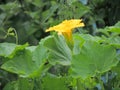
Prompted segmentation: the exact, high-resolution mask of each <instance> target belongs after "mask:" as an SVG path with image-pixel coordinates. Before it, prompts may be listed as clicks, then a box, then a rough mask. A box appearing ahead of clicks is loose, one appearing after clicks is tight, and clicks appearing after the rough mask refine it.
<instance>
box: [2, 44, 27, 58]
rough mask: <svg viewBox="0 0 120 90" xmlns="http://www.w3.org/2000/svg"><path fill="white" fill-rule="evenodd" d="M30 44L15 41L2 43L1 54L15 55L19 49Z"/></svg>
mask: <svg viewBox="0 0 120 90" xmlns="http://www.w3.org/2000/svg"><path fill="white" fill-rule="evenodd" d="M26 46H28V44H24V45H17V44H13V43H0V56H4V57H9V58H11V57H13V56H14V55H15V53H16V52H17V51H19V50H23V49H24V48H25V47H26Z"/></svg>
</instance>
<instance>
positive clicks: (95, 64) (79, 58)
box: [71, 41, 118, 78]
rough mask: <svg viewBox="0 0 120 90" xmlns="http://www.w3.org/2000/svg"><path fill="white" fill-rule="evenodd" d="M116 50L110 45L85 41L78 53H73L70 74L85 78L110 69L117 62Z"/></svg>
mask: <svg viewBox="0 0 120 90" xmlns="http://www.w3.org/2000/svg"><path fill="white" fill-rule="evenodd" d="M115 58H116V51H115V49H114V48H113V47H112V46H109V45H100V44H99V43H97V42H94V41H86V42H85V44H84V45H83V47H82V49H81V52H80V54H77V55H73V58H72V66H71V70H72V75H73V76H76V77H82V78H87V77H89V76H94V75H96V74H98V73H103V72H106V71H108V70H110V69H111V67H113V66H115V65H116V64H117V63H118V60H116V59H115Z"/></svg>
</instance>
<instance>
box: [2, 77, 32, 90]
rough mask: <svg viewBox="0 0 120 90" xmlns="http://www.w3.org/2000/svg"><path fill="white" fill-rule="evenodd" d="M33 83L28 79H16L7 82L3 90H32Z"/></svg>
mask: <svg viewBox="0 0 120 90" xmlns="http://www.w3.org/2000/svg"><path fill="white" fill-rule="evenodd" d="M33 86H34V84H33V81H32V80H29V79H25V78H24V79H18V80H17V81H12V82H9V83H8V84H7V85H6V86H5V87H4V88H3V90H33Z"/></svg>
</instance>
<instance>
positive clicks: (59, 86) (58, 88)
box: [42, 75, 69, 90]
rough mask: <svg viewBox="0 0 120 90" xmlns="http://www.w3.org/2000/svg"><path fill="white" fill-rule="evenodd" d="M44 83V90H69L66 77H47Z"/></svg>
mask: <svg viewBox="0 0 120 90" xmlns="http://www.w3.org/2000/svg"><path fill="white" fill-rule="evenodd" d="M42 81H43V83H42V87H43V90H69V88H68V86H67V85H68V82H67V79H66V78H65V77H56V76H52V75H47V76H46V77H44V78H43V79H42ZM52 82H53V83H52Z"/></svg>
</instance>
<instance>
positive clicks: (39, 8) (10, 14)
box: [0, 0, 120, 45]
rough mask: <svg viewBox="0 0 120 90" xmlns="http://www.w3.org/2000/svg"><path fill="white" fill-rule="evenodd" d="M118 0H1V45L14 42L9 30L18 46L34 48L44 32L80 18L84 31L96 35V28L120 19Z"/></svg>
mask: <svg viewBox="0 0 120 90" xmlns="http://www.w3.org/2000/svg"><path fill="white" fill-rule="evenodd" d="M119 11H120V0H0V42H12V43H15V37H14V36H13V35H8V34H7V33H8V29H9V28H10V27H12V28H14V29H15V30H16V33H17V34H18V43H19V44H24V43H26V42H28V43H29V44H30V45H37V44H38V42H39V41H40V39H41V38H44V37H45V36H47V35H49V33H45V30H46V29H47V28H49V27H50V26H53V25H56V24H58V23H60V22H61V21H63V20H65V19H81V18H82V19H83V22H84V23H85V27H84V30H83V29H82V30H81V29H78V30H77V31H78V32H80V33H81V32H82V33H90V34H93V35H94V34H95V31H96V30H97V29H98V28H104V27H105V26H111V25H114V24H115V23H117V22H118V21H119V20H120V15H119V13H120V12H119Z"/></svg>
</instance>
